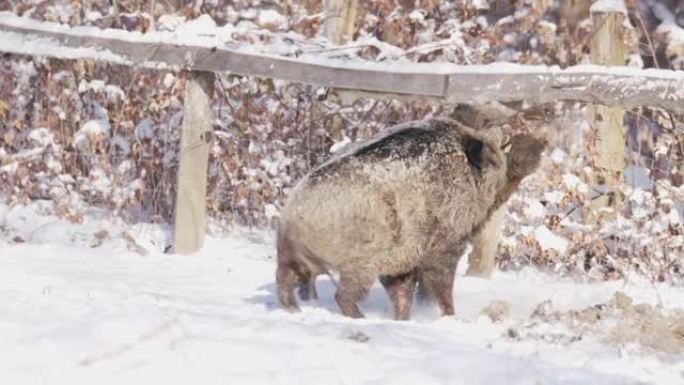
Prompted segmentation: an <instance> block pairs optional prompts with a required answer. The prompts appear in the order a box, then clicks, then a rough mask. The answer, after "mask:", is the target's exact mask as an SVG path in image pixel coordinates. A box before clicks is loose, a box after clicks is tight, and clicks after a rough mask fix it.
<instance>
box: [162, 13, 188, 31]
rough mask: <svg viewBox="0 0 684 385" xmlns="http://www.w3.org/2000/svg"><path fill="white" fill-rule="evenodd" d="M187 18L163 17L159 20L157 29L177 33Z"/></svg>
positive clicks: (171, 15) (170, 15)
mask: <svg viewBox="0 0 684 385" xmlns="http://www.w3.org/2000/svg"><path fill="white" fill-rule="evenodd" d="M185 20H186V17H185V16H181V15H175V14H166V15H161V16H160V17H159V19H158V20H157V28H158V29H159V30H161V31H175V30H176V29H177V28H178V27H180V26H181V25H183V23H185Z"/></svg>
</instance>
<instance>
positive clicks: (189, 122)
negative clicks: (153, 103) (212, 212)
mask: <svg viewBox="0 0 684 385" xmlns="http://www.w3.org/2000/svg"><path fill="white" fill-rule="evenodd" d="M213 94H214V74H213V73H211V72H200V71H192V72H190V74H189V76H188V78H187V80H186V84H185V95H184V99H185V100H184V105H183V126H182V131H181V142H180V149H179V156H178V188H177V191H176V194H177V195H176V212H175V219H174V241H173V251H174V253H176V254H189V253H192V252H195V251H197V250H199V249H200V248H201V247H202V244H203V243H204V233H205V231H206V226H207V204H206V195H207V167H208V164H209V142H210V140H209V139H210V138H211V131H212V124H213V114H212V111H211V98H212V96H213Z"/></svg>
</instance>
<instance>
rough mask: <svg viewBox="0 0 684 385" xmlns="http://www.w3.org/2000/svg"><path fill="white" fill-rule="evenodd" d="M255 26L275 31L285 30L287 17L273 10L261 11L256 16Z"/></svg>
mask: <svg viewBox="0 0 684 385" xmlns="http://www.w3.org/2000/svg"><path fill="white" fill-rule="evenodd" d="M257 24H258V25H259V26H260V27H263V28H268V27H272V28H273V27H275V29H285V28H287V25H288V20H287V17H286V16H285V15H283V14H281V13H280V12H278V11H276V10H275V9H262V10H260V11H259V15H258V16H257Z"/></svg>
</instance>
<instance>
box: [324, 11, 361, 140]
mask: <svg viewBox="0 0 684 385" xmlns="http://www.w3.org/2000/svg"><path fill="white" fill-rule="evenodd" d="M324 6H325V8H324V11H325V24H324V29H325V36H326V37H327V38H328V40H330V41H331V42H333V43H334V44H337V45H341V44H346V43H348V42H349V41H350V40H352V38H353V37H354V32H355V31H356V15H357V14H358V10H359V4H358V0H325V3H324ZM327 98H328V100H330V101H332V102H336V103H339V102H340V95H339V94H338V93H337V92H330V93H329V94H328V96H327ZM312 108H313V110H312V117H313V119H314V120H316V121H319V120H322V119H321V118H322V116H323V115H324V114H325V113H326V111H325V108H324V107H323V104H322V103H321V102H319V101H318V100H316V101H315V102H314V103H313V105H312ZM342 124H343V123H342V118H341V117H340V116H339V115H334V116H332V117H331V118H330V120H329V121H328V126H327V130H328V134H329V135H330V137H331V138H332V139H333V140H334V141H339V140H341V139H342Z"/></svg>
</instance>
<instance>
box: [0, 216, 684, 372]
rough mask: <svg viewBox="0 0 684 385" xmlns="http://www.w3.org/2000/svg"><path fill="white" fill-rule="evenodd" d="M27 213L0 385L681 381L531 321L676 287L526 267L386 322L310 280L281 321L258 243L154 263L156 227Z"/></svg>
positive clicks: (17, 242)
mask: <svg viewBox="0 0 684 385" xmlns="http://www.w3.org/2000/svg"><path fill="white" fill-rule="evenodd" d="M40 212H41V205H40V204H32V205H31V206H29V207H13V208H11V209H10V208H8V207H7V206H4V205H0V341H1V343H0V379H1V381H0V382H1V383H2V384H47V383H52V384H70V385H73V384H110V383H112V384H121V383H130V384H155V383H165V384H175V383H178V384H185V383H198V384H214V383H221V384H280V385H283V384H300V383H301V384H314V383H326V384H327V383H331V384H385V383H391V384H592V383H595V384H633V383H654V384H656V383H657V384H681V383H684V356H682V355H677V354H675V353H667V352H663V351H659V350H656V349H652V348H649V347H645V346H643V345H638V344H622V343H614V342H609V341H608V339H606V338H603V337H602V335H603V334H602V333H600V332H593V331H588V332H587V333H585V334H583V335H581V336H580V337H578V336H577V335H575V336H574V337H573V338H563V337H564V336H565V337H567V336H571V337H572V335H571V334H572V333H571V332H570V331H569V330H567V329H566V328H565V329H564V328H563V327H562V326H560V325H554V324H551V323H543V322H541V321H540V322H541V323H540V324H539V325H533V324H534V322H532V323H531V318H530V314H531V313H532V312H533V309H535V308H537V305H538V304H539V303H541V302H543V301H545V300H550V301H551V303H552V306H553V309H555V310H558V311H565V310H570V309H582V308H585V307H587V306H590V305H594V304H597V303H607V302H609V301H610V300H611V298H613V297H614V296H615V292H616V291H621V292H624V293H626V294H627V295H628V296H630V297H631V298H632V299H633V300H634V302H635V303H638V302H646V303H650V304H653V305H657V306H659V308H660V309H661V310H662V311H675V309H681V308H684V295H682V294H681V288H674V287H669V286H659V285H658V286H656V285H651V284H647V283H634V282H632V283H625V282H624V281H613V282H609V283H592V284H589V283H576V282H573V281H570V280H559V279H557V278H554V277H552V276H547V275H544V274H541V273H538V272H534V271H524V272H521V273H516V274H512V273H497V274H495V276H494V278H493V279H491V280H484V279H478V278H471V277H459V278H457V285H456V288H455V291H456V305H457V315H456V317H454V318H440V317H439V316H438V315H437V311H436V310H435V309H433V308H431V307H418V308H416V309H415V310H414V317H413V320H412V321H408V322H396V321H393V320H392V319H391V311H390V309H389V303H388V300H387V298H386V296H385V293H384V292H383V290H382V289H381V288H380V287H379V286H377V285H376V286H375V287H374V288H373V290H372V292H371V295H370V297H369V298H368V300H367V301H366V302H364V303H363V309H364V310H365V312H366V315H367V318H366V319H363V320H351V319H348V318H345V317H343V316H342V315H341V314H340V313H339V311H338V310H337V308H336V306H335V304H334V300H333V298H332V297H333V292H334V287H333V285H332V283H331V282H330V281H329V280H328V279H323V278H321V279H320V281H319V284H318V287H319V294H320V296H321V299H320V300H319V301H317V302H315V303H307V304H303V306H302V312H301V313H297V314H289V313H286V312H284V311H282V310H280V309H279V308H278V306H277V303H276V298H275V295H274V291H275V284H274V265H275V263H274V258H275V250H274V247H273V242H272V237H271V236H270V235H269V234H268V233H262V232H250V231H247V230H240V229H238V230H236V231H234V232H233V234H232V235H231V236H230V237H228V238H221V239H219V238H209V239H208V240H207V242H206V245H205V247H204V248H203V249H202V251H201V252H199V253H196V254H195V255H190V256H177V255H168V254H163V253H162V250H163V249H164V247H163V245H164V244H165V242H166V241H165V238H164V237H165V232H164V231H163V229H160V228H158V227H155V226H149V225H142V224H138V225H130V226H125V225H124V224H122V223H118V222H116V221H107V220H98V219H94V218H95V216H94V214H93V215H87V216H86V217H85V221H84V223H83V224H77V225H74V224H68V223H66V222H63V221H60V220H57V219H56V218H54V217H50V216H45V215H41V214H40ZM492 301H505V302H506V303H510V304H511V309H510V312H505V311H504V312H503V315H502V316H501V317H500V318H501V320H500V321H498V322H494V321H492V320H491V319H490V318H489V317H488V316H485V315H481V313H480V312H481V310H482V309H483V308H485V307H487V306H489V305H490V304H491V303H492ZM504 307H505V306H504ZM531 325H532V326H531ZM600 325H603V324H600ZM512 330H518V331H517V332H512ZM526 331H532V332H531V333H528V332H526ZM535 336H537V337H535ZM559 336H560V337H559Z"/></svg>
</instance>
